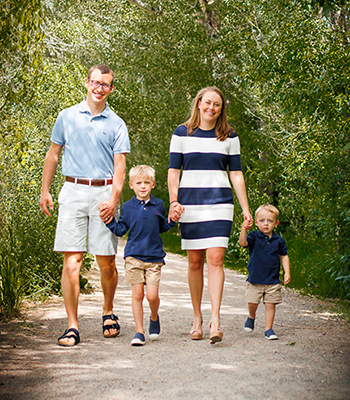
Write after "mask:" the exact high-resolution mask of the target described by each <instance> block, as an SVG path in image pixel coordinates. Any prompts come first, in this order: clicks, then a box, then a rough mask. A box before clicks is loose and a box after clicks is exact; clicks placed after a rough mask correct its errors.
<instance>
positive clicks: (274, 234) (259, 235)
mask: <svg viewBox="0 0 350 400" xmlns="http://www.w3.org/2000/svg"><path fill="white" fill-rule="evenodd" d="M258 237H259V238H265V237H266V235H265V234H264V233H262V232H261V230H260V229H258ZM276 237H278V235H277V233H275V231H272V236H271V237H270V238H269V239H272V238H276Z"/></svg>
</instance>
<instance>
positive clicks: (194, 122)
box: [184, 86, 232, 141]
mask: <svg viewBox="0 0 350 400" xmlns="http://www.w3.org/2000/svg"><path fill="white" fill-rule="evenodd" d="M207 92H215V93H216V94H218V95H219V96H220V98H221V102H222V104H221V112H220V115H219V116H218V118H217V120H216V125H215V133H216V136H217V138H218V140H221V141H223V140H226V139H227V137H228V136H229V134H230V128H231V127H230V125H229V124H228V122H227V114H226V103H225V99H224V95H223V94H222V92H221V90H220V89H218V88H217V87H216V86H208V87H205V88H203V89H201V90H200V91H199V92H198V93H197V96H196V97H195V99H194V100H193V105H192V112H191V116H190V118H189V119H188V120H187V121H186V122H185V123H184V125H185V126H186V128H187V134H188V135H192V134H193V133H194V130H195V129H197V128H198V126H199V124H200V114H199V109H198V103H199V101H201V100H202V98H203V96H204V94H205V93H207ZM231 129H232V128H231Z"/></svg>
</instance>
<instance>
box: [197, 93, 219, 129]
mask: <svg viewBox="0 0 350 400" xmlns="http://www.w3.org/2000/svg"><path fill="white" fill-rule="evenodd" d="M198 108H199V114H200V118H201V124H202V123H205V124H207V125H212V127H214V126H215V124H216V120H217V119H218V117H219V115H220V113H221V108H222V100H221V97H220V96H219V95H218V94H217V93H216V92H205V93H204V95H203V97H202V100H199V102H198Z"/></svg>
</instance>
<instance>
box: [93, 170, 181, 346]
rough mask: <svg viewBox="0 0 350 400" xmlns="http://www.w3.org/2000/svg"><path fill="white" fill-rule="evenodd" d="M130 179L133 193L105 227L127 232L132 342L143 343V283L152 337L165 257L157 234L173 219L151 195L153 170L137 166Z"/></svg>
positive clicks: (157, 327)
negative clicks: (170, 218) (116, 216)
mask: <svg viewBox="0 0 350 400" xmlns="http://www.w3.org/2000/svg"><path fill="white" fill-rule="evenodd" d="M129 178H130V181H129V186H130V188H131V189H132V190H133V191H134V192H135V196H134V197H133V198H132V199H131V200H129V201H127V202H126V203H125V204H124V206H123V208H122V211H121V215H120V218H119V221H118V222H117V221H116V220H115V218H113V220H112V221H111V222H108V221H107V222H106V226H107V227H108V228H109V229H110V230H111V231H112V232H113V233H114V234H115V235H117V236H123V235H125V233H126V232H127V231H129V235H128V241H127V243H126V246H125V250H124V258H125V280H126V282H128V283H131V285H132V312H133V316H134V320H135V325H136V334H135V337H134V338H133V339H132V341H131V345H132V346H142V345H144V344H145V331H144V329H143V306H142V303H143V298H144V284H145V285H146V292H147V300H148V302H149V306H150V309H151V317H150V324H149V337H150V339H151V340H155V339H157V338H158V336H159V334H160V324H159V316H158V309H159V303H160V300H159V293H158V287H159V281H160V272H161V267H162V266H163V265H164V257H165V252H164V250H163V242H162V239H161V238H160V235H159V234H160V233H163V232H166V231H168V230H169V229H171V228H173V227H174V226H175V224H176V222H174V221H170V223H169V222H168V220H167V218H166V217H165V215H164V214H165V208H164V203H163V201H162V200H160V199H157V198H155V197H153V196H151V190H152V189H153V188H154V186H155V171H154V169H153V168H152V167H149V166H147V165H138V166H136V167H134V168H132V169H131V170H130V173H129ZM105 206H106V205H105V203H100V205H99V210H100V213H102V211H103V210H104V208H105ZM100 216H101V214H100Z"/></svg>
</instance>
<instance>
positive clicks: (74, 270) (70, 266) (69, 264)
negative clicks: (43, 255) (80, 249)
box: [62, 253, 83, 277]
mask: <svg viewBox="0 0 350 400" xmlns="http://www.w3.org/2000/svg"><path fill="white" fill-rule="evenodd" d="M82 263H83V255H82V254H80V253H79V254H70V255H65V256H64V262H63V272H62V273H63V274H66V275H67V276H69V277H73V276H77V275H79V272H80V268H81V265H82Z"/></svg>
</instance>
